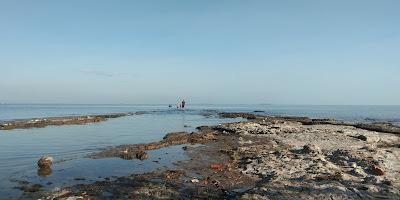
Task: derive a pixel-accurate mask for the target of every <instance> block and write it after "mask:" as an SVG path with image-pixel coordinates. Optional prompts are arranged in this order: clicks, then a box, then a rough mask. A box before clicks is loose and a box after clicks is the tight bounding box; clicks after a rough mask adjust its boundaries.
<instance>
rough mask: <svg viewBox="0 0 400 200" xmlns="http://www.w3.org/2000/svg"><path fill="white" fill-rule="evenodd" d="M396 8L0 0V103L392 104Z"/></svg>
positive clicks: (384, 1)
mask: <svg viewBox="0 0 400 200" xmlns="http://www.w3.org/2000/svg"><path fill="white" fill-rule="evenodd" d="M399 9H400V1H398V0H392V1H391V0H379V1H377V0H335V1H324V0H301V1H300V0H279V1H268V0H260V1H257V0H241V1H237V0H202V1H194V0H168V1H165V0H149V1H144V0H143V1H135V0H107V1H105V0H85V1H82V0H69V1H53V0H48V1H45V0H18V1H15V0H0V103H94V104H103V103H107V104H108V103H110V104H118V103H127V104H135V103H149V104H155V103H157V104H158V103H166V104H168V103H176V102H177V101H178V100H179V99H182V98H185V99H186V101H187V102H190V103H211V104H234V103H243V104H260V103H263V104H264V103H271V104H318V105H399V104H400V92H399V88H400V12H399Z"/></svg>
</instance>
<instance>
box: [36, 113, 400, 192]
mask: <svg viewBox="0 0 400 200" xmlns="http://www.w3.org/2000/svg"><path fill="white" fill-rule="evenodd" d="M224 115H225V116H226V117H244V118H247V119H250V121H247V122H239V123H228V124H221V125H218V126H208V127H207V126H203V127H199V128H198V130H199V131H198V132H197V133H186V132H179V133H171V134H167V135H166V136H165V137H164V139H163V140H162V141H160V142H155V143H150V144H136V145H122V146H119V147H115V148H111V149H108V150H105V151H103V152H99V153H97V154H94V155H92V157H93V158H104V157H121V158H123V156H121V155H126V157H129V158H132V159H136V158H137V157H138V156H137V155H138V153H139V154H140V153H141V152H145V151H148V150H153V149H157V148H164V147H167V146H171V145H180V144H191V143H199V144H203V145H200V146H197V147H187V148H184V150H185V152H186V154H187V155H188V156H189V157H190V159H189V160H184V161H180V162H177V163H176V169H175V170H168V169H165V170H159V171H155V172H152V173H147V174H140V175H131V176H126V177H121V178H118V179H117V180H112V181H111V180H106V181H101V182H96V183H93V184H87V185H76V186H73V187H69V188H64V189H63V190H61V191H60V192H62V193H61V194H59V193H57V192H55V193H50V194H48V193H42V194H41V195H42V196H38V197H50V198H55V199H67V198H68V197H79V198H82V199H377V198H383V199H400V189H399V188H400V149H399V144H400V139H399V136H398V135H397V134H391V133H382V132H375V131H370V130H365V129H364V128H363V129H362V128H357V127H355V126H353V125H351V126H349V125H343V124H332V120H308V119H305V118H292V117H291V118H282V117H262V116H255V115H252V114H249V115H237V114H233V115H229V114H224ZM335 123H336V122H335Z"/></svg>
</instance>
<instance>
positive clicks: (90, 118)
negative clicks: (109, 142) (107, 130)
mask: <svg viewBox="0 0 400 200" xmlns="http://www.w3.org/2000/svg"><path fill="white" fill-rule="evenodd" d="M134 114H136V113H114V114H104V115H84V116H74V117H51V118H36V119H29V120H15V121H7V122H1V123H0V130H13V129H27V128H44V127H46V126H61V125H79V124H88V123H97V122H102V121H106V120H108V119H111V118H119V117H125V116H129V115H134ZM139 114H140V113H139Z"/></svg>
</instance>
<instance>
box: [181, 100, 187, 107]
mask: <svg viewBox="0 0 400 200" xmlns="http://www.w3.org/2000/svg"><path fill="white" fill-rule="evenodd" d="M181 105H182V109H184V108H185V105H186V102H185V100H183V101H182V104H181Z"/></svg>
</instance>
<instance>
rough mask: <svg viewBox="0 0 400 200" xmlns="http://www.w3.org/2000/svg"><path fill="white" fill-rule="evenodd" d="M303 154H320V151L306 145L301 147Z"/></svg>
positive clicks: (313, 146) (314, 146)
mask: <svg viewBox="0 0 400 200" xmlns="http://www.w3.org/2000/svg"><path fill="white" fill-rule="evenodd" d="M303 152H304V153H306V154H321V149H320V148H319V147H318V146H316V145H313V144H307V145H304V147H303Z"/></svg>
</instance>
